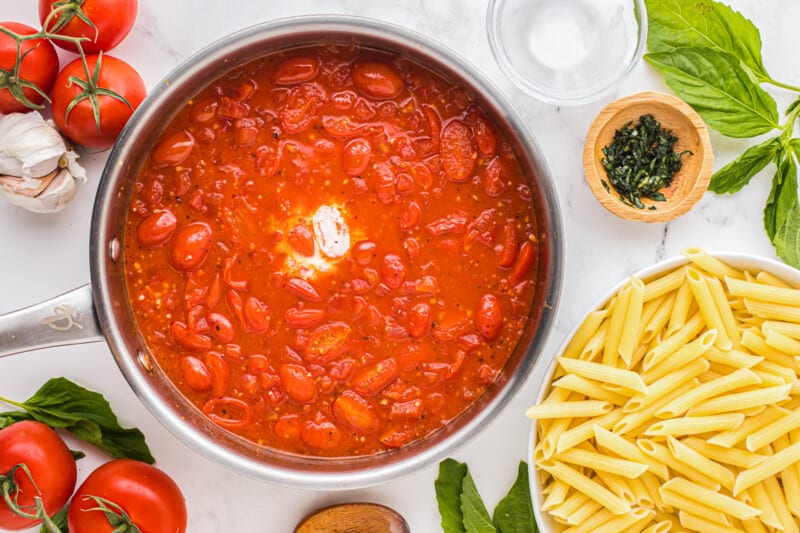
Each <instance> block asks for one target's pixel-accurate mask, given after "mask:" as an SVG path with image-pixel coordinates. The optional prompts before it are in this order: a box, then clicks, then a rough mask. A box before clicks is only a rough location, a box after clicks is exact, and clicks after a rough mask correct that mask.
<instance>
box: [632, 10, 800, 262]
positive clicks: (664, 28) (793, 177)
mask: <svg viewBox="0 0 800 533" xmlns="http://www.w3.org/2000/svg"><path fill="white" fill-rule="evenodd" d="M646 4H647V17H648V36H647V46H648V49H649V50H650V53H648V54H646V55H645V56H644V57H645V60H646V61H647V62H648V63H649V64H650V65H652V66H653V67H655V68H656V69H658V70H659V71H661V72H662V73H663V74H664V79H665V81H666V82H667V85H668V86H669V87H670V88H671V89H672V90H673V91H674V92H675V94H677V95H678V96H679V97H680V98H682V99H683V100H685V101H686V102H687V103H689V105H691V106H692V107H693V108H694V109H695V110H696V111H697V112H698V113H699V114H700V116H701V117H703V120H705V121H706V123H707V124H708V125H709V126H710V127H712V128H714V129H715V130H717V131H718V132H720V133H721V134H723V135H725V136H727V137H735V138H746V137H755V136H757V135H762V134H764V133H768V132H770V131H775V130H778V132H777V135H776V136H775V137H773V138H770V139H767V140H765V141H763V142H761V143H760V144H757V145H755V146H753V147H751V148H749V149H747V150H746V151H745V152H744V153H743V154H742V155H741V156H739V157H738V158H736V159H735V160H733V161H731V162H730V163H728V164H727V165H725V166H724V167H722V168H721V169H719V170H718V171H717V172H716V173H715V174H714V176H713V177H712V179H711V184H710V186H709V189H710V190H711V191H712V192H715V193H717V194H724V193H735V192H737V191H739V190H741V189H742V188H743V187H744V186H745V185H747V184H748V183H749V182H750V180H751V179H752V178H753V177H754V176H755V175H756V174H758V173H759V172H761V171H762V170H763V169H764V168H766V166H767V165H769V163H775V165H776V167H777V171H776V173H775V175H774V177H773V179H772V190H771V191H770V194H769V197H768V199H767V203H766V205H765V207H764V229H765V230H766V232H767V236H768V237H769V239H770V241H771V242H772V244H773V246H775V250H776V252H777V254H778V256H779V257H781V259H783V260H784V261H785V262H786V263H788V264H790V265H792V266H794V267H797V268H800V206H799V205H798V204H799V203H800V199H798V195H797V158H798V154H800V139H798V138H793V136H792V133H793V131H794V127H795V121H796V120H797V117H798V115H800V97H799V98H797V99H796V100H795V101H794V102H793V103H792V104H791V105H790V106H789V107H788V108H787V109H786V111H785V113H784V115H785V116H786V120H785V121H784V122H783V123H780V117H779V116H778V110H777V104H776V103H775V100H774V98H773V97H772V96H771V95H770V94H769V93H768V92H767V91H765V90H764V88H763V87H762V86H761V84H769V85H773V86H775V87H780V88H783V89H788V90H790V91H796V92H800V87H796V86H793V85H790V84H787V83H782V82H780V81H777V80H775V79H773V78H772V77H771V76H770V75H769V73H768V72H767V70H766V68H765V67H764V62H763V59H762V56H761V35H760V33H759V31H758V28H757V27H756V26H755V25H754V24H753V23H752V22H751V21H750V20H748V19H747V18H745V17H744V16H743V15H742V14H741V13H739V12H738V11H734V10H733V9H731V8H730V7H728V6H726V5H725V4H722V3H720V2H717V1H715V0H646Z"/></svg>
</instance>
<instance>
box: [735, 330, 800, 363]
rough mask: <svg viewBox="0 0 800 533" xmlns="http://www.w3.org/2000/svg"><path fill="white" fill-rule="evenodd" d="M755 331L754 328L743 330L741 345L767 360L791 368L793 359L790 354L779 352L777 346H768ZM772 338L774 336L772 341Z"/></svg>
mask: <svg viewBox="0 0 800 533" xmlns="http://www.w3.org/2000/svg"><path fill="white" fill-rule="evenodd" d="M757 331H758V330H755V329H749V330H747V331H745V332H744V333H743V334H742V345H743V346H745V347H746V348H747V349H748V350H750V351H751V352H752V353H754V354H755V355H760V356H762V357H764V359H766V360H767V361H770V362H772V363H775V364H777V365H781V366H783V367H786V368H793V367H794V360H793V359H792V357H791V356H790V355H788V353H789V352H785V353H780V351H779V350H778V349H777V348H775V347H773V346H770V345H769V343H767V341H766V340H765V339H763V338H762V337H761V335H759V334H758V332H757ZM774 340H775V338H774V337H773V341H774Z"/></svg>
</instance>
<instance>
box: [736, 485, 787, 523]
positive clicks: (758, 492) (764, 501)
mask: <svg viewBox="0 0 800 533" xmlns="http://www.w3.org/2000/svg"><path fill="white" fill-rule="evenodd" d="M745 494H747V495H748V496H749V498H747V499H748V500H750V503H752V505H753V506H754V507H756V508H758V509H761V511H762V514H761V516H759V517H758V518H759V520H760V521H761V522H762V523H763V524H764V525H766V526H769V527H771V528H780V527H781V522H780V520H779V519H778V514H777V513H776V512H775V507H774V506H773V505H772V501H771V500H770V499H769V496H767V491H766V490H765V489H764V486H763V485H762V484H761V483H756V484H755V485H753V486H752V487H750V490H748V491H747V492H746V493H743V494H742V496H744V495H745Z"/></svg>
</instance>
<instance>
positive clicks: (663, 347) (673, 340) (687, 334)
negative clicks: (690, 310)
mask: <svg viewBox="0 0 800 533" xmlns="http://www.w3.org/2000/svg"><path fill="white" fill-rule="evenodd" d="M702 329H703V318H702V316H700V314H699V313H695V315H694V316H692V318H690V319H689V321H688V322H687V323H686V325H685V326H684V327H683V328H681V329H680V330H679V331H677V332H675V333H674V334H673V335H670V336H669V337H667V338H666V339H665V340H664V341H663V342H661V343H659V344H658V345H657V346H656V347H655V348H653V349H652V350H651V351H650V352H648V354H647V355H645V356H644V361H643V362H642V369H643V370H645V371H647V370H649V369H651V368H652V367H653V366H655V365H657V364H659V363H661V362H662V361H664V360H666V359H667V358H668V357H669V356H670V355H672V354H673V353H675V352H676V351H677V350H678V349H680V348H681V347H682V346H684V345H686V344H687V343H688V342H689V341H690V340H692V339H693V338H695V337H696V336H697V334H698V333H700V331H702Z"/></svg>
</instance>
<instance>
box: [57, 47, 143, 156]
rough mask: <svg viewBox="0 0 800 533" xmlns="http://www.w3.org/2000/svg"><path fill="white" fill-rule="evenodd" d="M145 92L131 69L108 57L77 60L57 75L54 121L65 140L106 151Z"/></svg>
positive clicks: (88, 57)
mask: <svg viewBox="0 0 800 533" xmlns="http://www.w3.org/2000/svg"><path fill="white" fill-rule="evenodd" d="M146 94H147V91H146V89H145V86H144V82H143V81H142V78H141V76H139V73H137V72H136V71H135V70H134V69H133V67H131V66H130V65H128V64H127V63H125V62H124V61H122V60H121V59H117V58H115V57H111V56H104V55H102V53H101V54H99V55H90V56H86V63H85V64H84V63H83V61H82V60H81V59H76V60H75V61H73V62H72V63H70V64H69V65H67V66H66V67H64V69H63V70H62V71H61V72H60V73H59V75H58V78H56V81H55V84H54V85H53V91H52V94H51V99H52V107H53V119H54V120H55V122H56V126H58V129H59V130H60V131H61V133H63V134H64V135H65V136H67V137H69V138H70V139H72V140H73V141H75V142H76V143H78V144H81V145H83V146H86V147H88V148H109V147H111V146H112V145H113V144H114V141H115V140H116V139H117V136H118V135H119V133H120V131H122V128H123V127H124V126H125V124H126V123H127V122H128V119H129V118H130V117H131V115H132V114H133V112H134V111H135V110H136V108H137V107H139V104H141V103H142V100H144V97H145V95H146Z"/></svg>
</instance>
